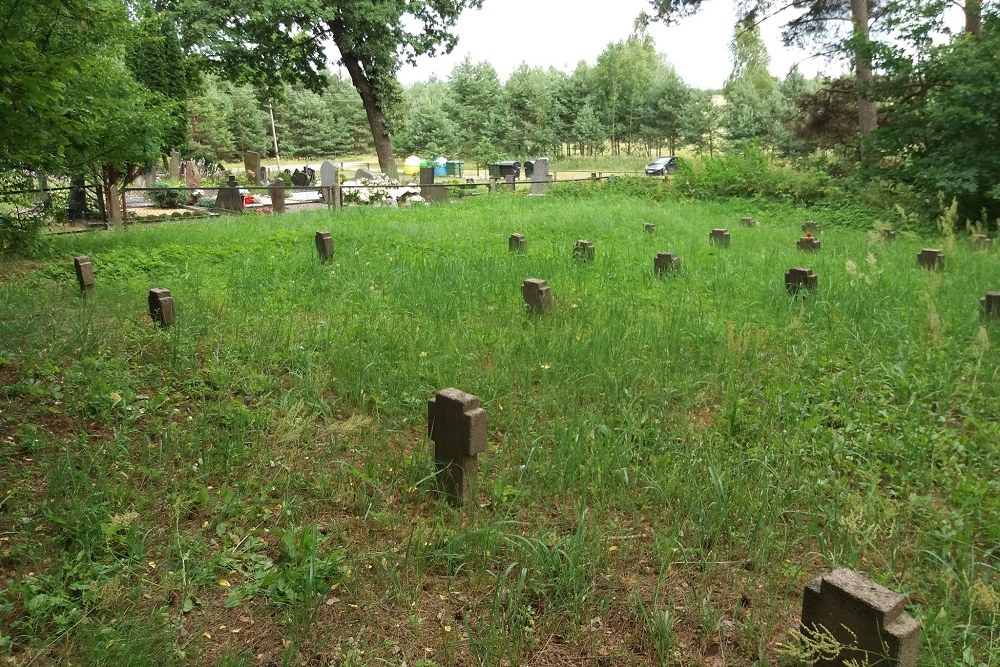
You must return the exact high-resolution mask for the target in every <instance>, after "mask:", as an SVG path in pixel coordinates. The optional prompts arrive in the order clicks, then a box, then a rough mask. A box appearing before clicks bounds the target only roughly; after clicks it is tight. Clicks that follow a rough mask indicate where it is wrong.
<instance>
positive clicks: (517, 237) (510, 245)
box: [507, 234, 528, 252]
mask: <svg viewBox="0 0 1000 667" xmlns="http://www.w3.org/2000/svg"><path fill="white" fill-rule="evenodd" d="M507 249H508V250H509V251H511V252H528V240H527V239H526V238H524V234H511V235H510V238H509V239H507Z"/></svg>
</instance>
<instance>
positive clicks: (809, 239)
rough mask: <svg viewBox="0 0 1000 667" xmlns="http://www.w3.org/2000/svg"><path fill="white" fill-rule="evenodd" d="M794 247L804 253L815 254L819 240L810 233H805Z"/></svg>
mask: <svg viewBox="0 0 1000 667" xmlns="http://www.w3.org/2000/svg"><path fill="white" fill-rule="evenodd" d="M795 247H796V248H798V249H799V250H802V251H804V252H817V251H818V250H819V239H818V238H816V237H815V236H813V235H812V232H807V233H806V235H805V236H803V237H802V238H800V239H799V241H798V243H796V244H795Z"/></svg>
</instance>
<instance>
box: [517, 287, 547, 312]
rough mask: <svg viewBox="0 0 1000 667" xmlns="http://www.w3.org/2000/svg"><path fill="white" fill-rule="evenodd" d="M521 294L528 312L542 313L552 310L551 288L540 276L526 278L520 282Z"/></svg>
mask: <svg viewBox="0 0 1000 667" xmlns="http://www.w3.org/2000/svg"><path fill="white" fill-rule="evenodd" d="M521 296H522V297H524V305H525V307H526V308H527V309H528V312H530V313H532V314H535V315H542V314H544V313H547V312H549V311H550V310H552V289H551V288H549V284H548V283H547V282H545V281H544V280H542V279H541V278H528V279H527V280H525V281H524V282H523V283H522V284H521Z"/></svg>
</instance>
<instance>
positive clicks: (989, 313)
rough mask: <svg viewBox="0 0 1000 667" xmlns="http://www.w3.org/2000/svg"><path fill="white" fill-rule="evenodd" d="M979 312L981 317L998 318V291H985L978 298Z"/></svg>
mask: <svg viewBox="0 0 1000 667" xmlns="http://www.w3.org/2000/svg"><path fill="white" fill-rule="evenodd" d="M979 314H980V315H982V316H983V317H993V318H1000V292H987V293H986V294H985V295H983V298H981V299H980V300H979Z"/></svg>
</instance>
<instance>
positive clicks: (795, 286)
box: [785, 266, 818, 294]
mask: <svg viewBox="0 0 1000 667" xmlns="http://www.w3.org/2000/svg"><path fill="white" fill-rule="evenodd" d="M817 284H818V278H817V276H816V274H815V273H814V272H813V270H812V269H810V268H808V267H802V266H798V267H793V268H791V269H788V271H787V272H785V289H787V290H788V292H789V294H798V293H799V290H801V289H807V290H815V289H816V286H817Z"/></svg>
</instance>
